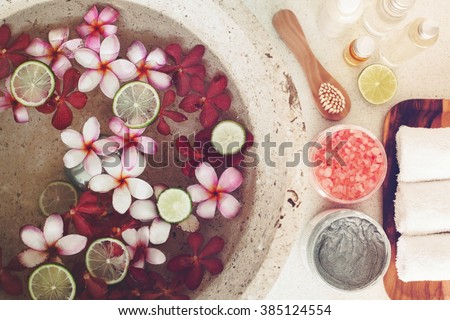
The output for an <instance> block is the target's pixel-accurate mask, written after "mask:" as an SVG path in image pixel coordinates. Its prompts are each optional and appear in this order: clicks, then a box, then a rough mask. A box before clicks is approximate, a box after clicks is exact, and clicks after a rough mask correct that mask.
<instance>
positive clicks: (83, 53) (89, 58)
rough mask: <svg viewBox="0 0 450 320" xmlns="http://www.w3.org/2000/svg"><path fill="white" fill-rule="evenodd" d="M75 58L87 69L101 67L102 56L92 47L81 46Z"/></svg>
mask: <svg viewBox="0 0 450 320" xmlns="http://www.w3.org/2000/svg"><path fill="white" fill-rule="evenodd" d="M74 58H75V60H76V61H77V62H78V63H79V64H81V65H82V66H83V67H85V68H87V69H99V68H100V65H101V64H100V58H99V56H98V54H97V52H95V51H94V50H92V49H89V48H81V49H78V50H77V51H75V53H74Z"/></svg>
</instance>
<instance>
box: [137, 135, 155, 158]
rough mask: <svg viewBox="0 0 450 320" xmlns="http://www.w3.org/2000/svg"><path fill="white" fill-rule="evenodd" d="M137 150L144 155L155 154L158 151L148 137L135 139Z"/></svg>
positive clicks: (153, 141)
mask: <svg viewBox="0 0 450 320" xmlns="http://www.w3.org/2000/svg"><path fill="white" fill-rule="evenodd" d="M137 142H138V143H137V148H138V150H139V151H141V152H143V153H146V154H155V153H156V151H157V150H158V144H157V143H156V141H155V140H154V139H152V138H149V137H139V138H138V139H137Z"/></svg>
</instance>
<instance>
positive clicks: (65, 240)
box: [55, 234, 87, 256]
mask: <svg viewBox="0 0 450 320" xmlns="http://www.w3.org/2000/svg"><path fill="white" fill-rule="evenodd" d="M86 243H87V238H86V237H85V236H80V235H78V234H70V235H68V236H64V237H62V238H61V239H59V240H58V241H57V242H56V244H55V247H56V248H57V249H58V254H60V255H62V256H71V255H74V254H77V253H79V252H81V251H83V249H84V248H85V247H86Z"/></svg>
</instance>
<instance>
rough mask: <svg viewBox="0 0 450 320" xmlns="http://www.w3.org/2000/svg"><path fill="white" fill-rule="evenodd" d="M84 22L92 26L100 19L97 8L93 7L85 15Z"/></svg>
mask: <svg viewBox="0 0 450 320" xmlns="http://www.w3.org/2000/svg"><path fill="white" fill-rule="evenodd" d="M83 18H84V21H86V22H87V23H89V24H91V23H92V22H94V21H96V20H97V19H98V9H97V7H96V6H92V7H91V8H90V9H89V11H88V12H87V13H86V14H85V15H84V17H83Z"/></svg>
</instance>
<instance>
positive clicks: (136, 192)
mask: <svg viewBox="0 0 450 320" xmlns="http://www.w3.org/2000/svg"><path fill="white" fill-rule="evenodd" d="M125 181H126V183H127V186H128V189H129V190H130V193H131V195H132V196H133V197H135V198H136V199H139V200H145V199H148V198H150V197H151V196H152V195H153V188H152V187H151V186H150V184H148V182H145V181H144V180H141V179H138V178H128V179H126V180H125Z"/></svg>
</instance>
